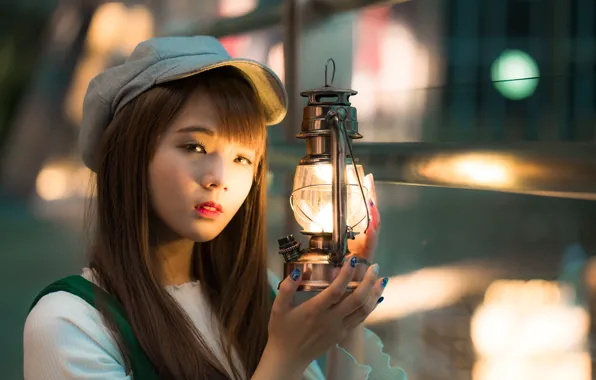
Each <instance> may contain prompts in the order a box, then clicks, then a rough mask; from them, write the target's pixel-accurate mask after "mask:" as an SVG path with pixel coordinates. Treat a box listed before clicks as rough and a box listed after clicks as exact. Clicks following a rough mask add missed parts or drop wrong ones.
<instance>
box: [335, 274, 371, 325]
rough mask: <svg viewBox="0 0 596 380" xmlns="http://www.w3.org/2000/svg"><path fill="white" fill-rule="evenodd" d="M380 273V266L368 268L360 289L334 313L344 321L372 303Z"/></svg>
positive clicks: (346, 299)
mask: <svg viewBox="0 0 596 380" xmlns="http://www.w3.org/2000/svg"><path fill="white" fill-rule="evenodd" d="M378 273H379V265H378V264H373V265H371V266H370V267H369V268H368V270H367V271H366V273H365V274H364V277H363V278H362V281H361V282H360V284H359V285H358V287H357V288H356V289H355V290H354V291H353V292H352V294H350V295H349V296H347V297H346V298H345V299H344V300H343V301H341V303H339V304H338V305H337V306H336V307H335V310H334V313H335V314H336V315H337V317H338V318H342V319H343V318H345V317H347V316H348V315H350V314H352V313H353V312H355V311H356V310H358V309H360V308H361V307H363V306H365V305H367V304H368V303H370V298H371V297H373V296H374V294H373V293H372V290H373V287H374V286H375V283H376V282H377V279H378ZM377 298H378V297H377Z"/></svg>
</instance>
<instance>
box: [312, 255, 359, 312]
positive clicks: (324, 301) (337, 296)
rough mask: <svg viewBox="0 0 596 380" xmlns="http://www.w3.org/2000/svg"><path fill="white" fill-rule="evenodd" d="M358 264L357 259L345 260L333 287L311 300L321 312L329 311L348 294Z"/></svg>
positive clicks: (330, 286)
mask: <svg viewBox="0 0 596 380" xmlns="http://www.w3.org/2000/svg"><path fill="white" fill-rule="evenodd" d="M357 264H358V259H357V258H356V257H352V258H349V259H347V260H345V262H344V265H343V266H342V268H341V270H340V271H339V274H338V275H337V277H336V278H335V280H333V282H332V283H331V285H329V286H328V287H327V289H325V290H323V291H322V292H321V293H320V294H318V295H316V296H315V297H314V298H313V299H312V300H311V301H312V302H313V303H315V304H316V307H317V308H319V310H327V309H329V308H330V307H331V306H333V305H335V304H336V303H338V302H339V301H340V300H341V299H342V297H343V296H344V294H345V293H346V289H347V287H348V284H349V283H350V281H352V277H353V276H354V268H356V265H357Z"/></svg>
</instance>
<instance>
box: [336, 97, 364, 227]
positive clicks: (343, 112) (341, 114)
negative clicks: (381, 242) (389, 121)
mask: <svg viewBox="0 0 596 380" xmlns="http://www.w3.org/2000/svg"><path fill="white" fill-rule="evenodd" d="M347 112H348V111H347V110H346V109H345V108H344V107H340V108H339V109H338V110H337V114H338V115H339V117H340V119H341V120H342V121H343V119H345V117H346V114H347ZM341 124H342V126H343V123H341ZM344 138H345V140H346V145H347V147H348V152H350V157H352V165H353V166H354V174H356V180H358V188H359V189H360V194H362V200H363V201H364V208H365V210H366V228H365V229H364V234H365V235H366V232H367V231H368V227H370V213H369V211H368V205H367V204H366V195H364V190H363V189H362V182H361V181H360V174H359V173H358V169H357V167H356V162H354V153H352V142H351V141H350V139H349V138H348V135H347V133H344ZM360 223H362V219H361V220H360V221H359V222H358V223H356V224H354V226H352V227H351V228H353V227H356V226H357V225H358V224H360Z"/></svg>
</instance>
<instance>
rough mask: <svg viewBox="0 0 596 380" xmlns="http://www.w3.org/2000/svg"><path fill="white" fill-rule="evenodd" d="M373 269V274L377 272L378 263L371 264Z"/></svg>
mask: <svg viewBox="0 0 596 380" xmlns="http://www.w3.org/2000/svg"><path fill="white" fill-rule="evenodd" d="M373 271H374V272H375V274H379V264H373Z"/></svg>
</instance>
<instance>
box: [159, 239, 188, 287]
mask: <svg viewBox="0 0 596 380" xmlns="http://www.w3.org/2000/svg"><path fill="white" fill-rule="evenodd" d="M194 244H195V243H194V242H193V241H191V240H187V239H180V240H173V241H169V242H167V243H162V244H159V245H158V246H157V247H156V248H157V257H158V259H159V263H160V266H161V271H162V282H163V285H164V286H167V285H182V284H185V283H187V282H190V281H193V280H195V278H193V275H192V254H193V250H194Z"/></svg>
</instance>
